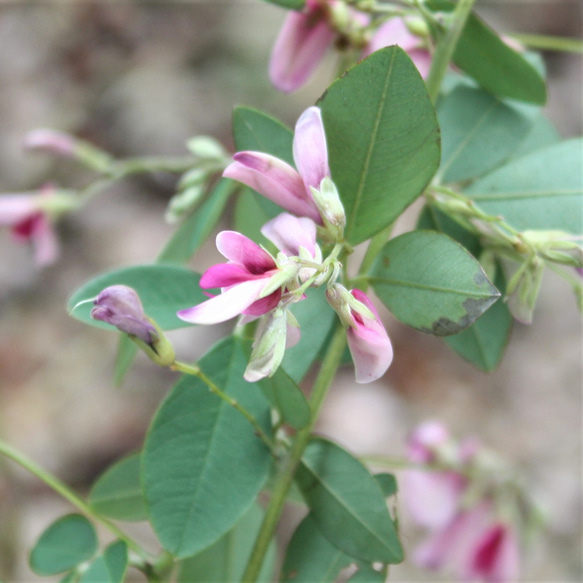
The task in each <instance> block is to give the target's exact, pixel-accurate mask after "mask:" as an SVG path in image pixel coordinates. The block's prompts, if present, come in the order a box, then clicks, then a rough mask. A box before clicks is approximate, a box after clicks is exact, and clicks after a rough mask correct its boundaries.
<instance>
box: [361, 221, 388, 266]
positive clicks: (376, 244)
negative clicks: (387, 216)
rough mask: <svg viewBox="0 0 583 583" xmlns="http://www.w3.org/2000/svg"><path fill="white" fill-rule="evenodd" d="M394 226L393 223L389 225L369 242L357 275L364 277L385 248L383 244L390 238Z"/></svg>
mask: <svg viewBox="0 0 583 583" xmlns="http://www.w3.org/2000/svg"><path fill="white" fill-rule="evenodd" d="M394 225H395V223H391V224H390V225H389V226H388V227H385V228H384V229H383V230H382V231H380V232H379V233H377V234H376V235H375V236H374V237H373V238H372V239H371V240H370V243H369V244H368V247H367V249H366V253H365V254H364V258H363V260H362V263H361V264H360V269H359V270H358V274H359V275H365V274H366V273H368V271H369V269H370V268H371V267H372V264H373V263H374V260H375V259H376V258H377V255H378V254H379V252H380V250H381V249H382V248H383V247H384V246H385V243H386V242H387V241H388V239H389V237H390V236H391V233H392V232H393V226H394Z"/></svg>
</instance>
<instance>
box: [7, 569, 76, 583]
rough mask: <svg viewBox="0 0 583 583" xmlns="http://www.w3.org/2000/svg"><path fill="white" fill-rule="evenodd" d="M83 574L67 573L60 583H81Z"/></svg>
mask: <svg viewBox="0 0 583 583" xmlns="http://www.w3.org/2000/svg"><path fill="white" fill-rule="evenodd" d="M80 577H81V574H80V573H78V572H77V571H70V572H69V573H67V574H66V575H65V576H64V577H63V578H62V579H61V581H60V583H79V578H80ZM0 583H3V582H0Z"/></svg>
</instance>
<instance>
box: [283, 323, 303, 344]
mask: <svg viewBox="0 0 583 583" xmlns="http://www.w3.org/2000/svg"><path fill="white" fill-rule="evenodd" d="M301 338H302V332H301V330H300V329H299V328H298V327H297V326H292V325H291V324H288V325H287V335H286V339H285V347H286V348H292V347H293V346H295V345H296V344H297V343H298V342H299V341H300V340H301Z"/></svg>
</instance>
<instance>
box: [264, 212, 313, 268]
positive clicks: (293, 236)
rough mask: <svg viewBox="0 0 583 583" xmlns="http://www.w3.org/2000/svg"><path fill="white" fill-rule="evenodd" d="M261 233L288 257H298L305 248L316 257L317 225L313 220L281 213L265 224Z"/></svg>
mask: <svg viewBox="0 0 583 583" xmlns="http://www.w3.org/2000/svg"><path fill="white" fill-rule="evenodd" d="M261 232H262V233H263V234H264V235H265V236H266V237H267V238H268V239H269V240H270V241H271V242H272V243H273V244H274V245H275V246H276V247H277V248H278V249H279V250H280V251H283V252H284V253H285V254H286V255H295V256H297V255H299V254H300V247H304V248H305V249H307V250H308V251H309V252H310V254H311V255H312V257H315V254H316V224H315V223H314V221H312V219H308V218H305V217H304V218H298V217H294V216H292V215H290V214H288V213H281V214H280V215H278V216H277V217H275V218H274V219H271V221H269V222H267V223H265V225H263V227H262V228H261Z"/></svg>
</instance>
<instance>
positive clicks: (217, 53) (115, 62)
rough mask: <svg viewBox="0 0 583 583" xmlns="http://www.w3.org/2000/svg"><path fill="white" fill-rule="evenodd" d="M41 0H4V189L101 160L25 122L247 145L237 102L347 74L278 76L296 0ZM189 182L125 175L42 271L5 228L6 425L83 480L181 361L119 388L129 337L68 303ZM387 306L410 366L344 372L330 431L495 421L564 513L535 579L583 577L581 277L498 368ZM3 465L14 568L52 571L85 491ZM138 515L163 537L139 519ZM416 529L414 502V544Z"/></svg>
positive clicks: (464, 427) (574, 126)
mask: <svg viewBox="0 0 583 583" xmlns="http://www.w3.org/2000/svg"><path fill="white" fill-rule="evenodd" d="M38 4H40V3H34V2H31V3H24V2H22V3H19V2H10V1H8V2H6V1H4V2H0V54H1V55H2V58H0V192H17V191H23V190H28V189H34V188H36V187H38V185H40V184H43V183H45V182H47V181H52V182H57V183H59V184H62V185H73V186H75V185H80V184H82V183H83V180H84V179H85V178H86V177H85V175H83V174H82V173H80V172H79V171H78V170H77V169H76V168H74V167H73V166H72V165H70V164H68V163H66V162H55V161H54V160H52V159H50V158H49V157H44V156H40V155H35V156H32V155H29V156H25V155H24V153H23V152H22V150H21V147H20V141H21V137H22V135H23V134H24V133H25V132H26V131H27V130H30V129H33V128H37V127H53V128H57V129H61V130H66V131H71V132H74V133H76V134H77V135H81V136H83V137H85V138H87V139H89V140H91V141H93V142H95V143H96V144H98V145H100V146H101V147H104V148H106V149H108V150H110V151H112V152H113V153H115V154H116V155H119V156H128V155H143V154H177V155H180V154H183V153H184V152H185V151H184V142H185V140H186V139H187V138H188V137H190V136H192V135H196V134H211V135H214V136H217V137H218V138H219V139H221V140H223V141H224V143H225V144H227V145H229V146H230V145H231V140H230V136H229V127H230V116H231V109H232V106H233V105H235V104H245V105H251V106H254V107H258V108H262V109H265V110H267V111H270V112H272V113H273V114H275V115H278V116H280V117H281V118H282V119H284V120H285V121H287V122H288V123H289V124H290V125H291V124H293V123H294V120H295V119H296V118H297V116H298V114H299V113H300V112H301V111H302V110H303V109H304V108H305V107H306V106H307V105H309V104H311V103H313V102H314V101H315V99H316V98H317V97H318V95H319V94H320V93H321V92H322V90H323V89H324V88H325V87H326V85H327V84H328V83H329V81H330V80H331V77H330V74H329V71H332V70H333V68H332V67H331V66H329V67H326V65H324V66H323V67H322V68H321V69H320V72H319V74H318V76H317V78H316V79H315V80H314V81H313V82H312V83H311V84H310V85H309V86H308V87H306V88H305V89H303V90H302V91H300V92H298V93H297V94H295V95H293V96H285V95H281V94H278V93H277V92H276V91H275V90H274V89H272V88H271V87H270V85H269V81H268V79H267V73H266V66H267V60H268V55H269V51H270V49H271V46H272V43H273V41H274V39H275V36H276V34H277V31H278V28H279V26H280V23H281V21H282V19H283V15H284V13H283V11H282V10H279V9H277V8H276V7H273V6H270V5H267V4H264V3H261V2H259V1H248V2H243V1H241V2H198V3H193V4H191V5H175V4H172V3H171V2H161V3H160V5H154V4H150V3H147V4H146V3H141V5H138V4H140V3H136V4H134V5H132V4H130V3H125V4H123V5H113V3H110V4H109V5H108V4H106V3H103V4H91V3H81V2H78V3H76V4H75V3H61V4H58V5H57V4H55V5H52V6H50V5H49V6H39V5H38ZM74 4H75V5H74ZM479 10H480V12H481V13H482V14H483V15H484V17H485V18H486V19H487V20H489V21H490V22H492V23H493V24H495V25H496V26H497V27H498V28H499V29H500V30H502V31H505V32H506V31H511V30H515V31H520V32H539V33H544V34H552V35H569V36H577V37H580V36H581V5H580V3H579V2H575V1H574V2H562V1H560V0H558V1H551V0H547V1H546V2H544V1H541V2H523V1H516V2H482V3H480V4H479ZM545 57H546V62H547V66H548V74H549V80H550V84H551V87H550V100H549V106H548V108H547V109H548V113H549V115H550V117H551V118H552V119H553V120H554V122H555V123H556V124H557V126H558V127H559V128H560V130H561V132H562V134H563V135H564V136H573V135H577V134H580V133H581V131H582V117H581V95H582V93H581V90H582V80H581V73H582V71H581V58H580V56H572V55H563V54H546V55H545ZM327 64H328V65H331V63H327ZM173 184H174V183H173V180H172V179H170V178H169V177H167V176H154V177H145V178H141V179H136V180H133V181H128V182H125V183H124V184H122V185H119V186H116V187H115V188H112V189H111V190H110V191H109V192H108V193H107V194H106V195H104V196H102V197H99V198H98V199H96V200H94V201H93V202H91V203H90V205H89V206H88V207H86V208H85V209H83V210H82V211H81V212H79V213H77V214H75V215H74V216H70V217H67V218H66V219H65V220H64V221H63V222H62V224H60V233H61V236H62V240H63V256H62V259H61V260H60V261H59V263H58V264H56V265H55V266H53V267H51V268H49V269H46V270H44V271H38V270H36V269H35V267H34V265H33V263H32V261H31V257H30V255H29V253H28V250H27V249H24V248H22V247H17V246H14V245H12V244H11V242H10V240H9V238H8V236H7V234H6V233H5V232H2V233H0V434H1V435H2V437H3V438H5V439H7V440H8V441H9V442H10V443H11V444H13V445H14V446H15V447H18V448H20V449H22V450H23V451H24V452H26V453H27V454H28V455H30V456H31V457H33V458H34V459H35V460H37V461H38V462H39V463H41V464H42V465H43V466H44V467H46V468H47V469H49V470H51V471H53V472H56V473H57V475H59V476H60V477H61V478H62V479H64V480H65V481H66V482H68V483H69V484H71V485H72V486H73V487H75V488H77V489H78V490H79V491H80V492H86V491H87V489H88V487H89V486H90V484H91V483H92V481H93V480H94V479H95V477H96V476H97V475H98V474H99V473H100V472H101V471H102V470H103V469H104V468H105V467H107V466H108V465H109V464H110V463H111V462H112V461H113V460H114V459H116V458H117V457H119V456H121V455H123V454H124V453H125V452H128V451H131V450H135V449H136V448H138V447H139V446H140V444H141V441H142V439H143V436H144V433H145V430H146V427H147V424H148V421H149V419H150V417H151V415H152V412H153V411H154V409H155V408H156V406H157V404H158V403H159V401H160V399H161V398H162V397H163V395H164V394H165V392H166V391H167V389H168V387H170V386H171V384H172V382H173V380H174V377H173V375H172V374H169V373H167V372H166V371H160V370H157V369H156V368H155V367H154V365H152V364H150V363H149V362H148V361H147V360H146V359H145V358H142V357H139V358H138V360H137V363H136V366H135V369H134V370H133V371H132V373H131V374H130V376H129V378H128V380H127V382H126V384H125V386H124V387H123V389H121V390H118V389H115V388H113V386H112V381H111V377H112V367H113V358H114V352H115V341H116V339H115V338H114V337H113V335H111V334H107V333H105V332H102V331H98V330H94V329H89V328H87V327H84V326H82V325H81V324H79V323H78V322H76V321H74V320H72V319H70V318H69V317H68V316H67V314H66V312H65V308H64V306H65V302H66V299H67V297H68V295H69V294H70V293H71V292H72V291H73V290H74V289H75V288H76V287H78V286H79V285H80V284H82V283H84V282H85V281H87V280H88V279H89V278H91V277H92V276H93V275H95V274H97V273H99V272H102V271H105V270H109V269H112V268H114V267H118V266H122V265H130V264H137V263H145V262H149V261H151V260H152V258H154V257H155V256H156V254H157V253H158V251H159V249H160V248H161V247H162V245H163V244H164V241H165V240H166V239H167V237H168V236H169V235H170V233H171V227H170V226H168V225H166V224H165V223H164V221H163V219H162V215H163V211H164V207H165V203H166V201H167V200H168V198H169V196H171V194H172V189H173ZM216 259H217V256H216V251H214V249H213V245H212V244H209V245H207V246H206V247H205V248H204V249H203V250H202V252H201V253H199V254H198V256H197V257H196V258H195V259H194V260H193V261H192V266H193V267H194V268H195V269H196V270H197V271H202V270H203V269H205V268H206V267H207V266H208V265H210V264H212V263H213V262H214V261H215V260H216ZM384 317H385V320H386V322H387V326H388V329H389V332H390V334H391V337H392V339H393V342H394V346H395V362H394V364H393V366H392V367H391V369H390V370H389V372H388V374H387V375H386V376H385V377H384V378H383V379H382V380H380V381H378V382H377V383H374V384H372V385H368V386H356V385H355V384H354V381H353V378H354V377H353V373H352V371H350V370H347V371H343V372H342V374H341V375H340V377H339V379H338V382H337V383H336V385H335V387H334V389H333V391H332V393H331V394H330V396H329V399H328V401H327V403H326V407H325V410H324V414H323V417H322V421H321V424H320V430H321V431H322V432H323V433H326V434H328V435H331V436H334V437H335V438H336V439H338V441H340V442H341V443H342V444H344V445H345V446H347V447H348V448H350V449H351V450H352V451H353V452H355V453H357V454H373V453H374V454H393V455H398V454H402V452H403V442H404V438H405V436H406V434H407V432H408V431H409V430H410V429H411V427H413V426H414V425H415V424H416V423H418V422H420V421H422V420H425V419H428V418H435V419H440V420H443V421H444V422H446V423H448V424H449V425H450V426H451V428H452V430H453V432H454V433H456V434H457V435H459V436H462V435H465V434H474V435H477V436H479V437H480V438H481V439H482V440H483V441H484V442H485V443H486V444H488V445H490V446H491V447H492V448H494V449H496V450H498V451H499V452H501V453H503V454H504V455H505V456H507V457H508V458H509V459H511V460H514V461H515V462H516V463H517V464H519V465H520V466H521V467H523V468H524V471H525V473H526V475H527V476H528V478H529V480H530V483H531V484H532V487H533V490H534V492H535V494H536V496H537V498H538V499H539V501H540V502H541V503H542V504H543V506H544V507H545V508H546V510H547V513H548V520H549V523H548V529H547V532H546V534H545V536H544V537H543V538H542V539H541V540H540V541H539V543H538V544H537V545H536V546H535V548H534V549H533V550H532V552H531V553H530V556H529V560H528V563H527V566H526V568H525V575H524V578H525V580H527V581H545V582H551V581H553V582H567V581H580V580H581V579H582V578H583V573H582V566H581V564H582V559H581V543H582V534H581V515H582V508H581V469H582V468H581V463H582V462H581V460H582V456H581V453H582V452H581V449H582V448H581V442H582V435H581V429H582V425H583V424H582V398H581V329H580V319H579V316H578V313H577V310H576V307H575V301H574V299H573V298H572V297H571V294H570V290H569V289H568V286H567V285H566V284H565V283H564V282H563V281H562V280H559V279H558V278H556V277H553V276H551V275H549V276H547V278H546V280H545V282H544V286H543V292H542V296H541V300H540V305H539V306H538V308H537V311H536V314H535V322H534V324H533V325H532V326H530V327H525V326H520V325H518V326H516V327H515V330H514V333H513V337H512V341H511V344H510V347H509V349H508V353H507V355H506V358H505V360H504V362H503V364H502V366H501V367H500V369H499V370H498V371H497V372H496V373H494V374H491V375H486V374H483V373H480V372H477V371H476V370H474V369H473V368H472V367H471V366H470V365H468V364H466V363H465V362H464V361H462V360H461V359H460V358H459V357H457V356H456V355H455V354H453V353H451V352H449V351H448V349H447V348H446V347H445V345H443V344H442V343H441V342H440V341H438V340H436V339H434V338H430V337H426V336H422V335H420V334H417V333H415V332H413V331H411V330H409V329H407V328H405V327H403V326H401V325H400V324H399V323H398V322H396V321H395V320H393V319H392V318H391V316H390V315H388V314H386V313H385V314H384ZM222 331H223V329H218V328H217V329H215V328H212V329H210V328H207V329H204V330H195V329H191V330H186V331H180V332H177V333H175V334H173V335H172V339H173V340H174V341H175V342H176V345H177V347H178V352H179V354H180V356H181V357H182V358H184V359H194V358H196V357H197V356H199V355H200V354H202V353H203V352H204V351H205V350H206V348H207V347H208V345H209V344H210V343H211V342H212V341H214V339H215V338H218V336H219V335H220V334H221V333H222ZM0 468H1V469H0V472H1V474H0V579H2V580H5V581H7V582H9V583H17V582H27V583H28V582H31V583H32V582H33V581H37V580H39V578H37V577H36V576H34V575H33V574H32V573H31V572H30V570H29V569H28V567H27V566H26V556H27V552H28V549H30V547H31V545H32V543H33V541H34V539H35V538H36V537H37V536H38V535H39V533H40V532H41V531H42V530H43V529H44V528H45V527H46V526H47V525H48V524H49V523H50V521H51V520H52V519H54V518H56V517H57V516H60V515H61V514H63V513H65V512H68V511H70V509H69V507H68V506H67V504H65V503H63V502H62V501H61V500H59V499H58V498H57V497H56V496H54V495H53V494H52V492H50V491H49V490H48V489H47V488H45V487H44V486H43V485H42V484H40V483H39V482H38V481H37V480H36V479H35V478H33V477H31V476H30V475H27V474H26V473H24V472H23V471H21V470H20V469H18V468H16V467H15V466H14V465H13V464H11V463H1V465H0ZM296 520H297V517H290V524H291V523H293V522H294V521H296ZM289 529H290V527H289V526H288V527H287V528H284V529H283V535H284V537H285V536H286V533H287V532H289ZM131 530H132V532H136V533H137V536H139V537H142V538H143V539H144V540H146V541H149V543H148V544H150V545H151V547H152V548H156V543H155V539H154V538H153V536H152V535H151V534H150V533H148V532H146V531H144V529H143V528H142V527H141V526H139V525H138V526H137V527H136V526H132V527H131ZM417 534H418V533H416V532H415V530H414V528H412V527H411V525H409V524H408V522H407V521H406V517H405V540H406V544H407V546H408V548H409V549H410V548H412V545H413V544H414V541H415V540H416V535H417ZM105 536H107V535H105ZM136 577H137V578H136V580H141V579H140V578H139V576H136ZM429 578H434V576H433V575H429V574H427V573H423V572H421V571H419V570H415V569H414V568H413V567H411V566H410V565H407V566H403V567H398V568H395V569H392V573H391V580H392V581H403V582H404V581H420V580H425V579H429ZM45 580H50V579H45Z"/></svg>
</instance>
